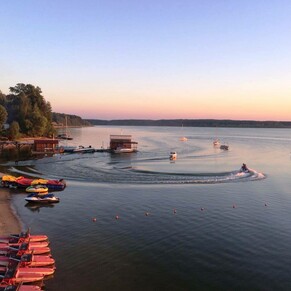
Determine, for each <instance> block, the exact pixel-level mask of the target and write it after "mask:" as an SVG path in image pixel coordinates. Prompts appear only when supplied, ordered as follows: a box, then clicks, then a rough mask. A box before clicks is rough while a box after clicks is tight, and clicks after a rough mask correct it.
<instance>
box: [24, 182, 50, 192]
mask: <svg viewBox="0 0 291 291" xmlns="http://www.w3.org/2000/svg"><path fill="white" fill-rule="evenodd" d="M25 191H26V192H28V193H48V187H47V186H45V185H41V184H36V185H31V186H29V187H27V188H26V189H25Z"/></svg>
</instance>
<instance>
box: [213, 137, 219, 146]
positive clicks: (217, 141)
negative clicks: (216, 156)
mask: <svg viewBox="0 0 291 291" xmlns="http://www.w3.org/2000/svg"><path fill="white" fill-rule="evenodd" d="M219 145H220V142H219V139H215V140H214V141H213V146H215V147H217V146H219Z"/></svg>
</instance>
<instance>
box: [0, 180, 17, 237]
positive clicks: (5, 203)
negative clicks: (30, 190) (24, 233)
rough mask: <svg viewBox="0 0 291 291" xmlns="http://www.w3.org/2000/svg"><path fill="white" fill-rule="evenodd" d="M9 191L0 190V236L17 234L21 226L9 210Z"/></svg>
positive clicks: (10, 209)
mask: <svg viewBox="0 0 291 291" xmlns="http://www.w3.org/2000/svg"><path fill="white" fill-rule="evenodd" d="M1 177H2V175H1ZM9 191H10V190H9V189H5V188H0V235H7V234H10V233H19V232H20V231H21V225H20V222H19V220H18V218H17V216H16V215H15V214H14V212H13V210H12V208H11V205H10V203H11V197H10V192H9Z"/></svg>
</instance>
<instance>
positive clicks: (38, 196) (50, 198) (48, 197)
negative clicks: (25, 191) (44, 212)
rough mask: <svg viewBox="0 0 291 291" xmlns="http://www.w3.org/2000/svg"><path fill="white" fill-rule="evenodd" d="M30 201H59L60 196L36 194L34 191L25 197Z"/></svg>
mask: <svg viewBox="0 0 291 291" xmlns="http://www.w3.org/2000/svg"><path fill="white" fill-rule="evenodd" d="M24 199H25V200H26V201H27V202H29V203H58V202H60V198H58V197H56V196H55V195H54V194H51V193H50V194H44V195H43V194H35V193H32V194H30V195H28V196H27V197H26V198H24Z"/></svg>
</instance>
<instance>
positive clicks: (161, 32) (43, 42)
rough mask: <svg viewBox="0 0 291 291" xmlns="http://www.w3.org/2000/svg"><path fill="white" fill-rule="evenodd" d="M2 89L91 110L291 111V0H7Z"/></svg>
mask: <svg viewBox="0 0 291 291" xmlns="http://www.w3.org/2000/svg"><path fill="white" fill-rule="evenodd" d="M0 16H1V18H0V19H1V25H0V36H1V45H0V68H1V77H0V90H1V91H2V92H3V93H5V94H8V93H9V87H11V86H15V85H16V84H17V83H25V84H32V85H34V86H39V87H40V88H41V89H42V91H43V95H44V97H45V99H46V100H47V101H50V102H51V104H52V108H53V111H56V112H64V113H68V114H76V115H79V116H81V117H83V118H96V119H125V118H138V119H143V118H149V119H162V118H169V119H171V118H188V119H190V118H191V119H192V118H193V119H196V118H216V119H225V118H227V119H253V120H291V1H290V0H286V1H284V0H278V1H274V0H256V1H253V0H200V1H195V0H180V1H178V0H175V1H171V0H147V1H143V0H115V1H113V0H100V1H98V0H82V1H81V0H50V1H48V0H47V1H45V0H18V1H16V0H9V1H0Z"/></svg>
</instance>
